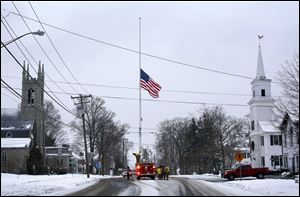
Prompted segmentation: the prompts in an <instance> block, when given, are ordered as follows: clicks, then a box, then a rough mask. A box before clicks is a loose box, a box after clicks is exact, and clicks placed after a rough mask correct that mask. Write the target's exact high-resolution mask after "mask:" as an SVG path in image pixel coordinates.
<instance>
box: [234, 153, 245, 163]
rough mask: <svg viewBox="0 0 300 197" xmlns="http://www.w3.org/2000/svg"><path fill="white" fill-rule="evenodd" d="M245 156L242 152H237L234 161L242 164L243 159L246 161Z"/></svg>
mask: <svg viewBox="0 0 300 197" xmlns="http://www.w3.org/2000/svg"><path fill="white" fill-rule="evenodd" d="M244 158H245V157H244V155H243V154H242V153H241V152H237V153H236V154H235V155H234V159H235V160H237V161H238V162H241V161H242V160H243V159H244Z"/></svg>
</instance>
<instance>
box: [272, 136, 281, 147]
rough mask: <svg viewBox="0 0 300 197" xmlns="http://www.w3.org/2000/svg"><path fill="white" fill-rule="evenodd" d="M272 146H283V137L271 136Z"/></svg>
mask: <svg viewBox="0 0 300 197" xmlns="http://www.w3.org/2000/svg"><path fill="white" fill-rule="evenodd" d="M270 144H271V146H273V145H281V144H282V138H281V135H271V136H270Z"/></svg>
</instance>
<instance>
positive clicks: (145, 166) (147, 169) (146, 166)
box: [135, 162, 156, 180]
mask: <svg viewBox="0 0 300 197" xmlns="http://www.w3.org/2000/svg"><path fill="white" fill-rule="evenodd" d="M155 173H156V168H155V165H154V163H152V162H142V163H138V164H136V167H135V175H136V178H137V179H138V180H139V179H140V178H141V177H150V178H151V179H153V180H154V179H155Z"/></svg>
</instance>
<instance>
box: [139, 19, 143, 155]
mask: <svg viewBox="0 0 300 197" xmlns="http://www.w3.org/2000/svg"><path fill="white" fill-rule="evenodd" d="M139 67H140V69H139V72H140V78H139V87H140V88H139V91H140V98H139V102H140V103H139V104H140V117H139V152H140V154H142V151H143V150H142V101H141V100H142V99H141V97H142V95H141V78H142V76H141V18H139Z"/></svg>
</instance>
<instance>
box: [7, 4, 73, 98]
mask: <svg viewBox="0 0 300 197" xmlns="http://www.w3.org/2000/svg"><path fill="white" fill-rule="evenodd" d="M12 4H13V5H14V7H15V9H16V10H17V12H18V13H19V14H20V12H19V10H18V8H17V7H16V5H15V4H14V2H12ZM20 16H21V18H22V20H23V22H24V24H25V25H26V27H27V29H28V30H29V31H30V32H32V31H31V29H30V27H29V26H28V24H27V23H26V21H25V20H24V18H23V17H22V15H21V14H20ZM32 36H33V38H34V40H35V41H36V42H37V44H38V45H39V47H40V48H41V50H42V51H43V53H44V54H45V55H46V57H47V58H48V60H49V61H50V62H51V64H52V65H53V66H54V68H55V70H56V71H57V72H58V73H59V74H60V76H61V77H62V78H63V79H64V80H65V81H66V82H67V80H66V79H65V77H64V76H63V75H62V74H61V72H60V71H59V70H58V68H57V67H56V65H55V64H54V63H53V61H52V60H51V59H50V57H49V56H48V55H47V53H46V51H45V50H44V48H43V47H42V46H41V44H40V43H39V41H38V40H37V39H36V37H35V36H34V35H32ZM69 86H70V87H71V88H72V89H73V90H74V91H75V92H77V93H78V94H79V92H78V91H77V90H76V89H74V88H73V86H71V85H70V84H69Z"/></svg>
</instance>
